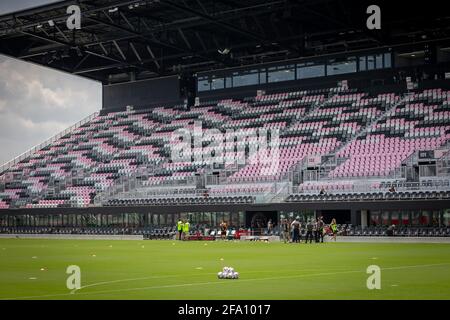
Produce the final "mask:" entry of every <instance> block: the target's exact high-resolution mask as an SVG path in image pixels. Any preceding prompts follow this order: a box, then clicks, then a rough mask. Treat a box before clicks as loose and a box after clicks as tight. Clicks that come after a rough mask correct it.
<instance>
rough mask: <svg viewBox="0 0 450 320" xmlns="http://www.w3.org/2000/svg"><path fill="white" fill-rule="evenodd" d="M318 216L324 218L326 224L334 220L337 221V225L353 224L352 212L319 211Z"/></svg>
mask: <svg viewBox="0 0 450 320" xmlns="http://www.w3.org/2000/svg"><path fill="white" fill-rule="evenodd" d="M318 216H323V221H325V223H330V222H331V220H332V219H333V218H335V219H336V223H337V224H349V223H351V211H350V210H320V211H318Z"/></svg>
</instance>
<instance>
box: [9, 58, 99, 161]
mask: <svg viewBox="0 0 450 320" xmlns="http://www.w3.org/2000/svg"><path fill="white" fill-rule="evenodd" d="M101 96H102V93H101V84H100V83H98V82H95V81H91V80H87V79H83V78H80V77H76V76H72V75H69V74H65V73H62V72H58V71H55V70H51V69H47V68H44V67H40V66H37V65H34V64H30V63H26V62H23V61H19V60H15V59H11V58H7V57H3V56H0V163H4V162H6V161H9V160H11V159H12V158H13V157H14V156H16V155H19V154H21V153H22V152H24V151H26V150H28V149H29V148H31V147H33V146H35V145H37V144H39V143H41V142H43V141H44V140H46V139H47V138H49V137H51V136H53V135H55V134H57V133H58V132H60V131H62V130H64V129H66V128H67V127H69V126H70V125H72V124H74V123H76V122H78V121H79V120H81V119H83V118H85V117H86V116H88V115H90V114H92V113H93V112H95V111H98V110H100V109H101V99H102V98H101Z"/></svg>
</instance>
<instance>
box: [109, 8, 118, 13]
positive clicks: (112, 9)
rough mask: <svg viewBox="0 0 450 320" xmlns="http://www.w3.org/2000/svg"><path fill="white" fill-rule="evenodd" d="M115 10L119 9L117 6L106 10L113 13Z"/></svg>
mask: <svg viewBox="0 0 450 320" xmlns="http://www.w3.org/2000/svg"><path fill="white" fill-rule="evenodd" d="M117 10H119V8H117V7H115V8H111V9H109V10H108V12H109V13H113V12H116V11H117Z"/></svg>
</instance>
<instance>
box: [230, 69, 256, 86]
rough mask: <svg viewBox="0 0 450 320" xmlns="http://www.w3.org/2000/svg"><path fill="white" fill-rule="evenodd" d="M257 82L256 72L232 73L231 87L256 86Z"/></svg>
mask: <svg viewBox="0 0 450 320" xmlns="http://www.w3.org/2000/svg"><path fill="white" fill-rule="evenodd" d="M258 82H259V76H258V70H250V71H247V72H235V73H233V87H243V86H251V85H256V84H258Z"/></svg>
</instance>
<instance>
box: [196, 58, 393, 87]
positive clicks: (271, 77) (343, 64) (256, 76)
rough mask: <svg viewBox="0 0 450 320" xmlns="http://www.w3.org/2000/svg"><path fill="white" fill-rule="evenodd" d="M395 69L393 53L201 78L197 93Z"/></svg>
mask: <svg viewBox="0 0 450 320" xmlns="http://www.w3.org/2000/svg"><path fill="white" fill-rule="evenodd" d="M391 67H392V54H391V53H390V52H384V53H378V54H367V55H359V56H351V57H345V58H339V59H338V58H333V59H328V60H327V61H322V62H321V61H315V62H312V61H309V62H301V63H289V64H285V65H275V66H269V67H261V68H253V69H250V70H240V71H222V72H221V73H220V74H210V75H199V76H198V79H197V89H198V92H204V91H210V90H220V89H225V88H238V87H245V86H252V85H261V84H266V83H277V82H285V81H293V80H300V79H311V78H317V77H326V76H334V75H341V74H348V73H355V72H362V71H368V70H376V69H383V68H391Z"/></svg>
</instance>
